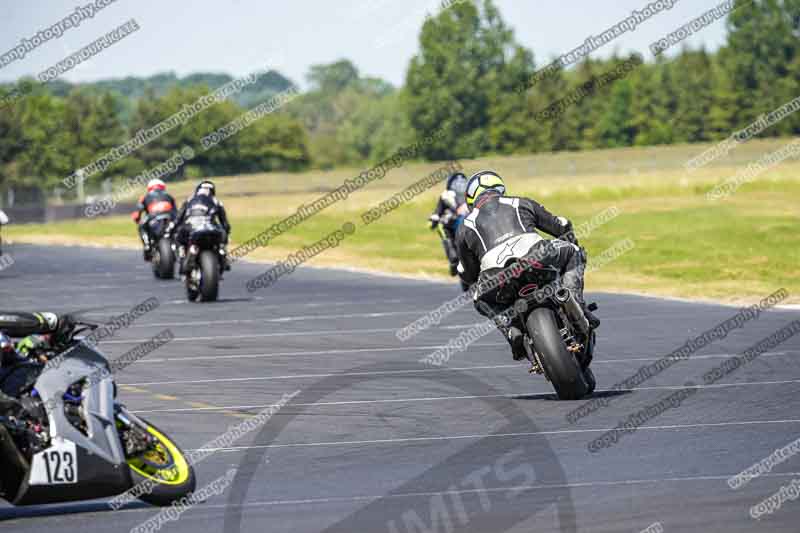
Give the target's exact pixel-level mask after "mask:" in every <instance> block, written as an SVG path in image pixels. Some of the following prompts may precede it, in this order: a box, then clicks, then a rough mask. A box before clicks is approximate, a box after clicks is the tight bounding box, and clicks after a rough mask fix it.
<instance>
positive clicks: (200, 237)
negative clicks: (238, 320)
mask: <svg viewBox="0 0 800 533" xmlns="http://www.w3.org/2000/svg"><path fill="white" fill-rule="evenodd" d="M200 218H202V219H203V220H201V221H199V222H197V221H195V222H193V223H191V228H192V229H191V232H190V233H189V240H188V247H187V252H186V257H185V258H184V259H183V261H184V268H183V270H182V271H183V272H185V280H184V282H185V284H186V296H187V297H188V298H189V301H190V302H193V301H195V300H197V299H198V297H199V298H200V300H201V301H204V302H213V301H215V300H216V299H217V296H218V295H219V282H220V280H221V279H222V272H223V270H225V265H226V254H227V251H226V250H225V244H224V242H223V240H224V239H223V235H224V230H223V229H222V228H220V227H219V226H218V225H216V224H213V223H212V222H211V219H210V217H205V216H204V217H200Z"/></svg>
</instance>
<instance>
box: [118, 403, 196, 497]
mask: <svg viewBox="0 0 800 533" xmlns="http://www.w3.org/2000/svg"><path fill="white" fill-rule="evenodd" d="M139 421H141V422H143V423H144V427H142V426H140V427H139V429H141V430H144V431H146V432H147V434H148V435H149V436H150V437H152V441H153V442H152V445H151V446H150V447H149V448H148V449H147V450H145V451H143V452H141V453H138V454H137V455H134V456H131V457H128V458H127V463H128V468H129V469H130V472H131V479H132V481H133V484H134V486H136V485H139V484H140V483H146V484H147V485H148V486H150V485H152V489H151V490H147V491H144V493H143V494H141V495H139V499H141V500H142V501H144V502H147V503H149V504H151V505H158V506H160V507H165V506H168V505H171V504H172V503H173V502H175V501H178V500H180V499H181V498H183V497H184V496H188V495H189V494H190V493H192V492H194V489H195V485H196V483H197V482H196V479H195V474H194V468H192V466H191V465H190V464H189V463H188V461H187V460H186V457H185V455H184V454H183V452H182V451H181V449H180V448H178V445H177V444H175V443H174V442H172V440H171V439H170V438H169V437H167V436H166V435H165V434H164V433H162V432H161V431H160V430H159V429H158V428H156V427H155V426H153V425H152V424H150V423H148V422H146V421H145V420H143V419H141V418H140V419H139ZM137 425H139V424H138V423H137Z"/></svg>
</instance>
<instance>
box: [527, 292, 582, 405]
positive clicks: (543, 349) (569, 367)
mask: <svg viewBox="0 0 800 533" xmlns="http://www.w3.org/2000/svg"><path fill="white" fill-rule="evenodd" d="M527 326H528V334H529V335H530V337H531V339H532V340H533V347H534V349H535V350H536V352H537V353H538V354H539V356H540V357H541V359H542V366H543V367H544V368H543V370H544V373H545V375H546V376H547V377H548V379H549V380H550V382H551V383H552V384H553V388H554V389H555V390H556V394H557V395H558V399H559V400H580V399H581V398H583V397H584V396H586V394H587V392H588V389H589V387H588V385H587V384H586V381H585V379H584V375H583V372H582V370H581V366H580V365H579V364H578V361H577V360H576V359H575V356H574V355H572V354H571V353H570V352H569V351H568V350H567V346H566V345H565V344H564V340H563V339H562V338H561V332H560V329H559V327H558V322H557V320H556V315H555V313H554V312H553V310H552V309H548V308H546V307H540V308H537V309H534V310H533V312H531V314H530V315H529V316H528V321H527Z"/></svg>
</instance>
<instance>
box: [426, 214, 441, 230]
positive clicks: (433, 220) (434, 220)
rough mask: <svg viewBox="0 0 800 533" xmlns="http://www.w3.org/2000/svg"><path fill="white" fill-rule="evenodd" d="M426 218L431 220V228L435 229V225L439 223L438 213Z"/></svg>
mask: <svg viewBox="0 0 800 533" xmlns="http://www.w3.org/2000/svg"><path fill="white" fill-rule="evenodd" d="M428 220H430V221H431V229H436V226H438V225H439V215H436V214H433V215H431V216H429V217H428Z"/></svg>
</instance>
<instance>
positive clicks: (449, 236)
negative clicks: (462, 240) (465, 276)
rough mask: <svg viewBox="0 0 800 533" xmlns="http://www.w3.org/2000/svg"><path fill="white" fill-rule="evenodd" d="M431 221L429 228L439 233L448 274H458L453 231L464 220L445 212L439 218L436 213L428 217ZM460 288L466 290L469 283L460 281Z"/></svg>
mask: <svg viewBox="0 0 800 533" xmlns="http://www.w3.org/2000/svg"><path fill="white" fill-rule="evenodd" d="M429 220H430V221H431V226H432V227H431V229H436V231H437V232H438V233H439V238H440V239H441V241H442V247H443V248H444V255H445V257H446V258H447V262H448V264H449V265H450V275H451V276H458V263H459V259H458V250H456V244H455V233H456V230H457V229H458V226H459V225H460V224H461V222H462V221H463V220H464V217H463V216H456V215H453V214H452V213H447V214H445V215H444V216H443V217H441V218H439V217H437V216H436V215H433V216H431V217H430V218H429ZM461 289H462V290H463V291H466V290H468V289H469V285H467V284H466V283H464V282H463V281H461Z"/></svg>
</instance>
